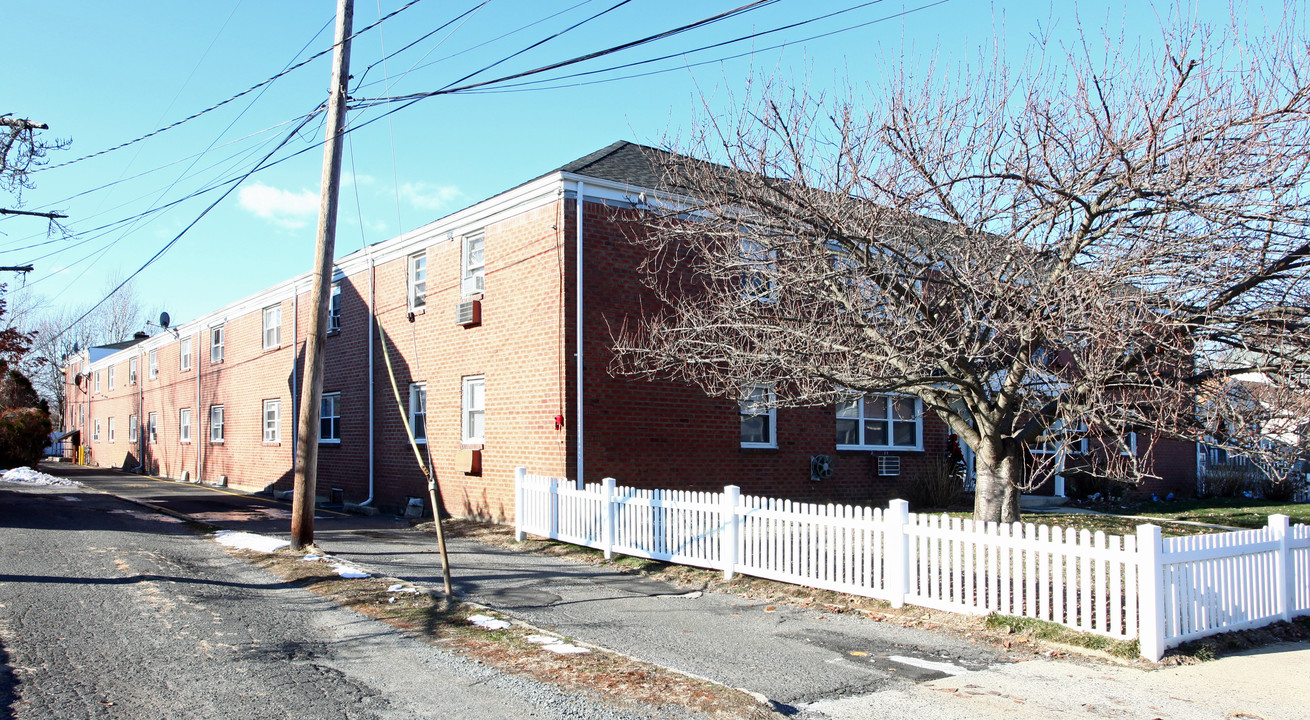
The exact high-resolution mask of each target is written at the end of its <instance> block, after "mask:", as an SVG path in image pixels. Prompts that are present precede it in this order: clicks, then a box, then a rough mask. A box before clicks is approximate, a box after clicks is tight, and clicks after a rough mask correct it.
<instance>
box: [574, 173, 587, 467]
mask: <svg viewBox="0 0 1310 720" xmlns="http://www.w3.org/2000/svg"><path fill="white" fill-rule="evenodd" d="M586 187H587V186H586V184H585V183H583V182H582V181H581V180H578V181H577V192H576V196H577V201H576V202H575V205H576V210H577V213H578V215H577V230H578V238H577V247H576V250H577V265H578V268H577V277H576V279H575V281H574V282H576V283H577V286H576V290H577V314H578V316H577V325H578V328H577V347H576V348H575V350H576V355H577V363H578V365H577V368H578V369H577V383H576V384H577V403H578V408H577V423H578V427H577V430H578V433H577V435H578V440H577V442H578V446H577V453H578V454H577V461H578V463H577V464H578V469H577V473H578V479H577V486H578V489H579V490H582V489H583V488H584V487H585V485H586V478H587V476H586V473H585V472H584V468H585V465H584V464H583V459H584V453H583V448H584V447H585V446H586V443H585V442H584V440H585V437H586V436H585V435H584V434H583V428H585V427H586V425H585V424H584V423H583V417H582V359H583V358H582V356H583V352H582V322H583V317H582V206H583V193H584V192H585V191H586Z"/></svg>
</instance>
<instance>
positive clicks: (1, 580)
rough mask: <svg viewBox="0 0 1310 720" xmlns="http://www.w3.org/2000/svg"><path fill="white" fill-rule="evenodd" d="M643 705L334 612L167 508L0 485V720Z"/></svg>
mask: <svg viewBox="0 0 1310 720" xmlns="http://www.w3.org/2000/svg"><path fill="white" fill-rule="evenodd" d="M644 716H646V715H644V714H642V715H638V714H636V713H633V712H629V711H620V710H617V709H615V708H611V707H604V706H597V705H594V704H592V703H591V702H590V701H586V700H583V699H580V698H577V697H573V696H569V695H565V694H563V693H561V692H560V691H559V690H557V689H556V688H554V687H552V686H549V685H544V684H541V683H536V682H532V681H528V680H524V679H522V678H517V677H513V676H507V675H504V674H501V673H499V672H497V671H494V670H491V669H488V668H486V667H484V666H481V665H478V664H476V663H472V662H469V661H466V660H463V659H461V658H458V657H456V656H453V655H450V654H448V653H445V652H442V651H439V650H437V649H434V648H432V647H430V646H428V645H426V644H425V643H423V642H421V641H418V640H415V639H412V638H407V637H405V636H403V635H401V634H400V633H398V632H395V631H394V630H392V629H391V628H390V627H389V626H387V625H385V624H382V623H380V622H376V621H373V620H370V619H367V618H364V617H362V616H360V615H357V614H355V613H352V612H348V611H344V610H341V609H338V608H336V607H334V606H333V605H331V604H330V603H329V602H327V601H325V600H324V599H322V598H320V597H318V596H316V595H313V594H311V593H308V592H306V591H303V590H300V589H297V588H294V587H290V586H288V585H286V584H285V583H283V582H281V581H280V580H279V579H277V578H275V577H273V576H271V575H269V574H267V573H264V572H263V571H260V570H258V569H257V568H254V567H253V566H251V565H249V564H248V563H246V562H244V561H241V560H238V559H235V558H233V557H231V556H229V555H227V554H225V553H224V552H223V551H222V550H221V549H220V548H219V547H218V546H217V545H216V544H214V543H213V542H212V541H211V540H209V539H208V538H206V537H205V536H203V535H199V534H197V533H196V532H194V531H193V530H191V529H190V527H189V526H188V525H186V524H185V523H182V522H180V521H178V520H176V519H174V518H172V517H170V516H168V515H163V514H159V513H156V512H151V511H149V510H146V509H143V508H141V507H138V506H135V505H131V504H128V503H125V502H123V501H121V500H119V499H117V498H114V497H111V496H109V495H104V494H100V493H96V492H93V491H90V490H84V489H80V488H34V487H26V486H15V485H11V484H7V483H0V718H16V719H17V720H27V719H29V718H31V719H37V718H40V719H42V720H44V719H48V718H60V719H63V720H73V719H76V718H133V719H148V718H169V719H170V720H175V719H183V718H205V719H209V718H237V717H239V718H243V719H256V718H291V717H295V718H316V719H317V718H360V719H372V718H378V719H390V718H406V719H407V720H408V719H412V718H428V717H430V718H436V717H440V718H516V719H523V718H615V717H644ZM650 716H655V713H654V712H653V711H652V713H651V715H650ZM659 716H664V715H662V714H661V715H659Z"/></svg>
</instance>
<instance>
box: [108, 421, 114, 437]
mask: <svg viewBox="0 0 1310 720" xmlns="http://www.w3.org/2000/svg"><path fill="white" fill-rule="evenodd" d="M113 441H114V419H113V418H109V442H113Z"/></svg>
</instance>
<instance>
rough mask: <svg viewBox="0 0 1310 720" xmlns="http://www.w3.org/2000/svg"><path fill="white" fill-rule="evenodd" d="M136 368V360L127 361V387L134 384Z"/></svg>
mask: <svg viewBox="0 0 1310 720" xmlns="http://www.w3.org/2000/svg"><path fill="white" fill-rule="evenodd" d="M136 368H137V365H136V358H128V359H127V384H128V385H135V384H136Z"/></svg>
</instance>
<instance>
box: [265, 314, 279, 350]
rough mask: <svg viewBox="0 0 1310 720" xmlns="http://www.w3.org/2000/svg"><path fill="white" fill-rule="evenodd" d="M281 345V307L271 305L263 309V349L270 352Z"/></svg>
mask: <svg viewBox="0 0 1310 720" xmlns="http://www.w3.org/2000/svg"><path fill="white" fill-rule="evenodd" d="M281 345H282V306H281V305H273V306H270V307H266V308H264V349H265V350H272V349H274V348H277V347H280V346H281Z"/></svg>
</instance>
